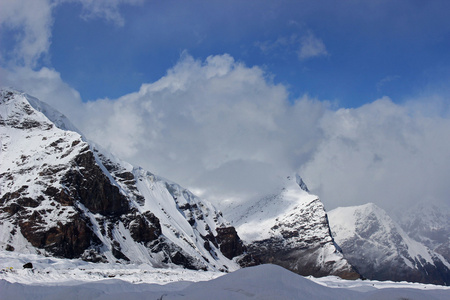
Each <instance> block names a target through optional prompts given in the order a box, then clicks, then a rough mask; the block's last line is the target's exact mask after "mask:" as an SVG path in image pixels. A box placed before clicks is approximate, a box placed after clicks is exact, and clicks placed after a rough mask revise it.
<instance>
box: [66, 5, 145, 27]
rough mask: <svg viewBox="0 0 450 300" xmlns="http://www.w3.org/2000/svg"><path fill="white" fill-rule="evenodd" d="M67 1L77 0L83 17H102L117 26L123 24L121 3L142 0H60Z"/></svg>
mask: <svg viewBox="0 0 450 300" xmlns="http://www.w3.org/2000/svg"><path fill="white" fill-rule="evenodd" d="M62 1H69V2H79V3H81V5H82V6H83V13H82V17H83V18H84V19H87V20H88V19H92V18H102V19H105V20H106V21H109V22H113V23H114V24H116V25H117V26H123V25H124V24H125V20H124V19H123V17H122V15H121V13H120V12H119V7H120V6H121V5H125V4H127V5H138V4H142V3H143V2H144V0H62Z"/></svg>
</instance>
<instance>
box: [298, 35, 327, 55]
mask: <svg viewBox="0 0 450 300" xmlns="http://www.w3.org/2000/svg"><path fill="white" fill-rule="evenodd" d="M297 53H298V57H299V59H300V60H306V59H310V58H314V57H318V56H327V55H328V52H327V49H326V47H325V44H324V43H323V41H322V40H321V39H319V38H317V37H316V36H315V35H314V34H313V33H312V32H311V31H309V32H308V33H307V34H306V35H304V36H302V38H301V40H300V49H299V50H298V52H297Z"/></svg>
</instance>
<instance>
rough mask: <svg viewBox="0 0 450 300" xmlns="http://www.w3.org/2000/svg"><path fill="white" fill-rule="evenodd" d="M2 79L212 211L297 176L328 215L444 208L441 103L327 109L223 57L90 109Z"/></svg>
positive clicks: (33, 80) (48, 90)
mask: <svg viewBox="0 0 450 300" xmlns="http://www.w3.org/2000/svg"><path fill="white" fill-rule="evenodd" d="M3 72H4V71H3ZM4 75H5V78H8V79H9V80H10V83H11V84H13V83H14V81H15V82H16V83H18V82H20V84H22V85H23V89H25V90H27V91H28V92H29V93H32V94H34V95H36V96H38V97H40V98H41V99H42V100H44V101H47V102H49V103H50V104H52V105H54V106H56V107H57V108H58V109H60V110H62V111H63V112H64V113H66V114H67V115H68V116H69V117H70V118H72V119H73V121H74V123H75V125H77V126H78V127H79V128H80V129H81V130H82V131H83V132H84V133H85V134H86V135H87V136H88V137H89V138H90V139H92V140H94V141H96V142H98V143H99V144H101V145H103V146H104V147H105V148H107V149H109V150H110V151H112V152H113V153H115V154H116V155H118V156H119V157H122V158H124V159H126V160H128V161H130V162H132V163H134V164H138V165H141V166H143V167H145V168H147V169H148V170H150V171H153V172H155V173H157V174H160V175H162V176H165V177H167V178H170V179H172V180H174V181H177V182H179V183H180V184H182V185H185V186H187V187H189V188H191V189H193V190H194V191H196V192H198V193H200V194H201V195H203V196H204V197H206V198H208V199H210V200H212V201H214V202H216V203H217V204H219V205H220V203H221V202H222V201H226V200H230V199H232V200H235V201H244V200H246V199H250V198H253V197H258V196H260V195H262V194H265V193H270V192H271V191H272V190H273V189H274V188H275V187H277V186H278V184H279V179H280V178H281V177H284V176H288V175H290V174H291V173H292V172H295V171H298V172H299V173H300V174H301V176H302V177H303V178H304V180H305V182H306V183H307V184H308V186H309V188H310V190H312V192H313V193H316V194H318V195H319V196H320V197H321V199H322V200H323V202H324V203H325V205H326V207H327V209H332V208H334V207H337V206H348V205H358V204H363V203H367V202H374V203H377V204H378V205H380V206H381V207H383V208H385V209H389V210H390V209H397V208H399V207H404V206H405V205H412V204H413V203H417V202H422V201H427V202H433V203H444V204H445V203H448V194H449V192H450V187H449V185H448V178H450V151H449V149H450V118H449V114H448V113H443V111H442V107H443V104H442V103H448V101H446V100H445V99H444V100H442V99H440V98H439V99H437V98H435V99H437V100H434V101H430V99H431V98H425V99H427V100H428V102H427V107H428V109H427V110H423V107H424V106H423V103H424V100H423V99H419V100H418V101H416V102H414V101H412V100H411V101H410V102H408V103H405V104H404V105H398V104H395V103H393V102H392V101H391V100H390V99H389V98H387V97H384V98H382V99H378V100H376V101H374V102H372V103H369V104H366V105H364V106H362V107H359V108H355V109H339V110H337V111H334V110H331V109H330V108H329V106H328V105H327V103H326V102H322V101H319V100H317V99H311V98H309V97H308V96H306V95H305V96H303V97H301V98H300V99H297V100H296V101H293V102H292V101H290V100H289V95H288V93H287V90H286V88H285V87H284V86H283V85H277V84H274V83H273V82H272V81H271V80H270V77H269V76H267V74H265V73H264V71H263V70H262V69H261V68H259V67H256V66H255V67H248V66H246V65H245V64H243V63H241V62H237V61H235V60H234V59H233V58H232V57H231V56H229V55H227V54H224V55H217V56H210V57H208V58H207V59H206V60H205V61H201V60H197V59H194V58H193V57H191V56H190V55H188V54H186V53H184V54H183V55H182V57H181V59H180V61H179V62H178V63H177V64H176V65H175V66H174V67H173V68H171V69H170V70H168V72H167V74H166V75H165V76H164V77H162V78H161V79H159V80H158V81H156V82H153V83H148V84H143V85H142V86H141V88H140V90H139V91H137V92H135V93H131V94H128V95H124V96H123V97H120V98H119V99H99V100H97V101H93V102H88V103H83V102H81V100H80V97H79V95H78V93H77V92H76V91H75V90H73V89H71V88H70V87H69V86H68V85H67V84H65V83H64V82H63V81H62V80H61V78H60V77H59V74H58V73H57V72H55V71H52V70H48V69H43V70H41V71H39V72H30V71H29V72H26V71H24V70H22V73H20V72H15V73H14V76H12V75H11V74H8V73H4ZM23 78H26V80H23ZM432 107H439V108H440V109H439V113H437V111H436V110H433V109H431V108H432ZM448 111H449V110H448V107H447V112H448Z"/></svg>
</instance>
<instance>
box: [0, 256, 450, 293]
mask: <svg viewBox="0 0 450 300" xmlns="http://www.w3.org/2000/svg"><path fill="white" fill-rule="evenodd" d="M27 262H31V263H33V267H34V269H32V270H31V269H23V268H22V265H23V264H25V263H27ZM0 265H1V269H2V271H1V272H0V299H65V300H71V299H83V300H85V299H108V300H113V299H127V300H134V299H137V300H142V299H165V300H167V299H218V300H220V299H233V300H238V299H350V300H351V299H355V300H356V299H411V300H414V299H438V300H440V299H442V300H444V299H449V298H450V288H449V287H444V286H436V285H426V284H412V283H406V282H402V283H395V282H378V281H361V280H356V281H348V280H342V279H340V278H338V277H333V276H329V277H324V278H312V277H311V278H308V277H302V276H299V275H297V274H295V273H292V272H290V271H287V270H286V269H283V268H281V267H279V266H275V265H261V266H257V267H252V268H246V269H241V270H238V271H235V272H233V273H229V274H226V275H223V273H215V272H202V271H191V270H184V269H155V268H152V267H150V266H148V265H133V264H129V265H123V264H93V263H87V262H83V261H80V260H65V259H57V258H45V257H42V256H38V255H30V254H28V255H24V254H17V253H13V252H0ZM11 267H12V268H13V269H12V270H11V269H10V268H11ZM222 275H223V276H222Z"/></svg>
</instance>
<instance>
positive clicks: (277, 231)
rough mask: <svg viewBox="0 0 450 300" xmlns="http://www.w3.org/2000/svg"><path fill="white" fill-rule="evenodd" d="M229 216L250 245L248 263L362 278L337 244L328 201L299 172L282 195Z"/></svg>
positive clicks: (243, 262)
mask: <svg viewBox="0 0 450 300" xmlns="http://www.w3.org/2000/svg"><path fill="white" fill-rule="evenodd" d="M228 214H229V215H230V216H233V218H232V219H231V220H233V221H234V223H233V224H234V225H235V226H236V230H237V231H238V233H239V235H240V236H241V238H242V239H243V240H244V242H245V244H246V247H247V251H248V252H247V256H246V257H244V259H243V260H242V261H241V263H242V264H244V265H246V264H250V265H251V264H253V263H273V264H277V265H280V266H283V267H285V268H287V269H289V270H291V271H294V272H296V273H298V274H301V275H314V276H316V277H320V276H325V275H330V274H332V275H337V276H340V277H342V278H348V279H356V278H359V274H358V273H357V272H356V271H355V270H354V269H353V267H352V266H351V265H350V264H349V263H348V262H347V260H346V259H345V258H344V257H343V255H342V253H341V252H340V251H339V250H338V249H337V247H336V245H335V244H334V241H333V238H332V236H331V234H330V227H329V224H328V219H327V214H326V212H325V209H324V207H323V204H322V202H320V200H319V199H318V198H317V196H315V195H311V194H309V192H308V189H307V187H306V185H305V184H304V183H303V181H302V179H301V178H300V176H298V175H295V176H293V177H291V176H290V177H287V178H286V180H285V181H284V183H283V188H280V190H279V191H278V193H276V194H274V195H272V196H268V197H265V198H263V199H260V200H259V201H255V202H253V203H246V204H245V205H243V206H241V207H236V208H234V209H232V210H231V211H228Z"/></svg>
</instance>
